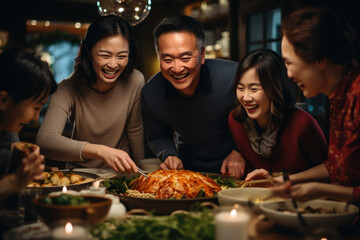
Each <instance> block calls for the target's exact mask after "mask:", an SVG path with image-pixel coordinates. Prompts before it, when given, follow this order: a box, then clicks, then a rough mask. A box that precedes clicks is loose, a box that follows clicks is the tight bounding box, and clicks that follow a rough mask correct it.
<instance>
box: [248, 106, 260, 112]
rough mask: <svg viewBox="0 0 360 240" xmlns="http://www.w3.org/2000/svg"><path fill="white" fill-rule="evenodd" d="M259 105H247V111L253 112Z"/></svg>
mask: <svg viewBox="0 0 360 240" xmlns="http://www.w3.org/2000/svg"><path fill="white" fill-rule="evenodd" d="M258 107H259V105H246V106H245V108H246V111H247V112H249V113H253V112H255V111H256V109H257V108H258Z"/></svg>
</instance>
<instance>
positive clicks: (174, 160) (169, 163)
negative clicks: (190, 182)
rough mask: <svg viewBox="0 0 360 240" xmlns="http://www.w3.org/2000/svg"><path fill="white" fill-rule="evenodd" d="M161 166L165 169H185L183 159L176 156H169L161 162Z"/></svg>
mask: <svg viewBox="0 0 360 240" xmlns="http://www.w3.org/2000/svg"><path fill="white" fill-rule="evenodd" d="M160 168H161V169H163V170H168V169H183V168H184V166H183V163H182V161H181V160H180V159H179V158H178V157H176V156H168V157H167V158H166V159H165V161H164V162H163V163H162V164H160Z"/></svg>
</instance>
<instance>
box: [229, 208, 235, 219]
mask: <svg viewBox="0 0 360 240" xmlns="http://www.w3.org/2000/svg"><path fill="white" fill-rule="evenodd" d="M236 215H237V211H236V209H235V208H234V209H233V210H231V212H230V217H236Z"/></svg>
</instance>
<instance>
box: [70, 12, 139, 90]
mask: <svg viewBox="0 0 360 240" xmlns="http://www.w3.org/2000/svg"><path fill="white" fill-rule="evenodd" d="M117 34H121V35H122V36H123V37H124V38H126V39H127V40H128V41H129V61H128V64H127V66H126V68H125V70H124V71H123V72H122V73H121V75H120V77H119V78H120V79H121V80H122V81H126V80H127V79H128V77H129V75H130V74H131V73H132V72H133V70H134V67H135V64H136V57H137V47H136V40H135V38H134V36H133V32H132V28H131V26H130V24H129V23H128V22H127V21H126V20H124V19H123V18H121V17H119V16H117V15H114V14H110V15H106V16H101V17H99V18H97V19H96V20H95V21H94V22H92V23H91V24H90V26H89V28H88V30H87V32H86V35H85V37H84V38H83V40H82V41H81V46H80V50H79V56H78V57H77V58H76V60H75V73H76V74H77V75H78V76H80V79H81V81H82V82H83V83H87V84H92V83H95V82H96V76H95V71H94V68H93V65H92V62H91V50H92V49H93V47H94V46H95V44H96V43H97V42H99V41H100V40H102V39H104V38H107V37H110V36H114V35H117Z"/></svg>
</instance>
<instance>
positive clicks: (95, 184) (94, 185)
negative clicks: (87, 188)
mask: <svg viewBox="0 0 360 240" xmlns="http://www.w3.org/2000/svg"><path fill="white" fill-rule="evenodd" d="M99 185H100V181H95V182H94V183H93V184H92V186H93V187H94V188H99Z"/></svg>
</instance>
